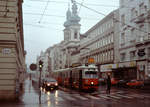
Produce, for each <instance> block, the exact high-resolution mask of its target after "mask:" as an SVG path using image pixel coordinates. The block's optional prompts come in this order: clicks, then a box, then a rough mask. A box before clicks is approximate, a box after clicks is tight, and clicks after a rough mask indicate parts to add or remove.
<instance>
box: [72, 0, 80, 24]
mask: <svg viewBox="0 0 150 107" xmlns="http://www.w3.org/2000/svg"><path fill="white" fill-rule="evenodd" d="M72 3H73V5H72V17H71V22H72V23H73V24H78V23H79V21H80V17H79V16H78V14H77V10H78V7H77V4H76V1H74V0H72Z"/></svg>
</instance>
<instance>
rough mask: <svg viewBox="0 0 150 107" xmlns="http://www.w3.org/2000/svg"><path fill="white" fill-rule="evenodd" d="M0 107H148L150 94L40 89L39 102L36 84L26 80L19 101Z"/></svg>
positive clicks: (120, 90) (122, 90)
mask: <svg viewBox="0 0 150 107" xmlns="http://www.w3.org/2000/svg"><path fill="white" fill-rule="evenodd" d="M40 102H41V104H40ZM0 107H150V93H147V92H144V91H141V90H136V89H127V88H122V89H118V88H112V90H111V94H110V95H108V94H106V92H105V87H104V86H103V87H100V88H99V91H97V92H94V93H84V92H78V91H76V90H69V89H66V88H62V87H60V88H59V89H58V90H53V91H49V92H47V91H45V90H44V89H41V100H40V98H39V89H38V88H37V87H36V84H33V83H32V82H31V81H30V80H26V81H25V87H24V91H23V93H22V96H20V100H19V101H16V102H0Z"/></svg>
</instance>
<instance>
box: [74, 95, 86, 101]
mask: <svg viewBox="0 0 150 107" xmlns="http://www.w3.org/2000/svg"><path fill="white" fill-rule="evenodd" d="M75 97H76V98H79V99H81V100H88V98H86V97H83V96H81V95H79V94H76V96H75Z"/></svg>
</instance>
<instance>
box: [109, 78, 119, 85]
mask: <svg viewBox="0 0 150 107" xmlns="http://www.w3.org/2000/svg"><path fill="white" fill-rule="evenodd" d="M118 82H119V79H116V78H111V84H112V85H117V83H118Z"/></svg>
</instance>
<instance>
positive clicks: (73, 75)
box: [52, 64, 98, 90]
mask: <svg viewBox="0 0 150 107" xmlns="http://www.w3.org/2000/svg"><path fill="white" fill-rule="evenodd" d="M52 76H53V77H54V78H55V79H56V80H57V81H58V84H59V85H63V86H65V87H70V88H75V89H79V90H97V89H98V68H97V67H96V66H95V65H94V64H91V65H87V66H85V65H84V66H78V67H73V68H66V69H60V70H55V71H54V72H53V74H52Z"/></svg>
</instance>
